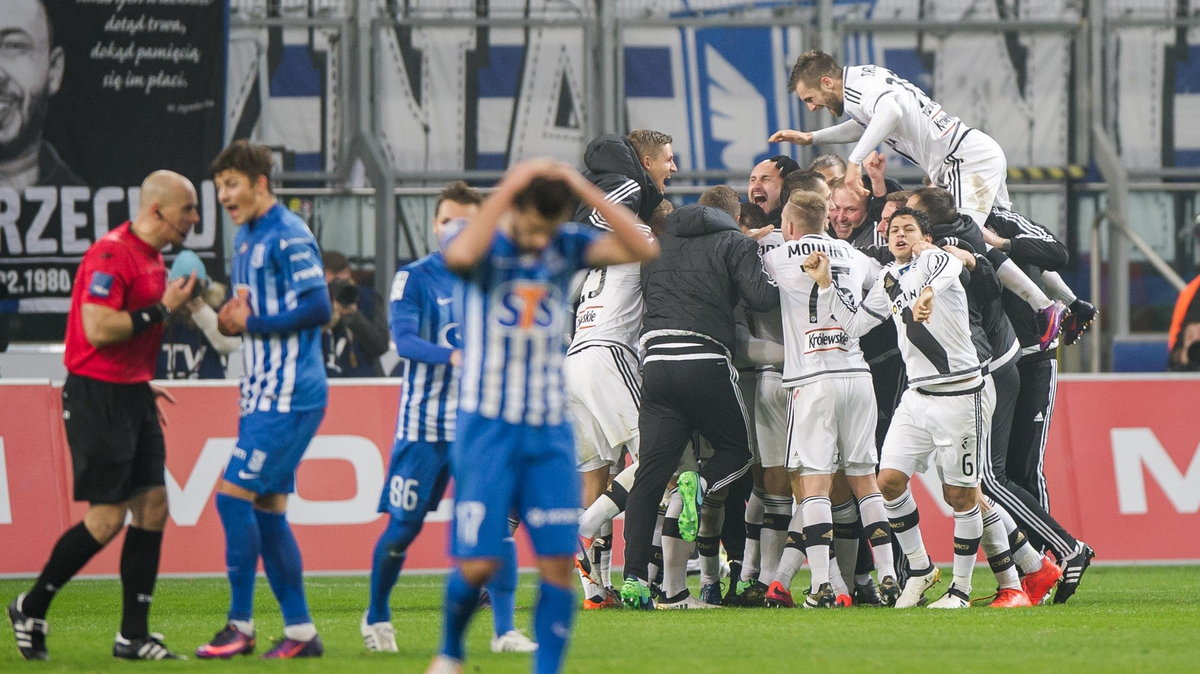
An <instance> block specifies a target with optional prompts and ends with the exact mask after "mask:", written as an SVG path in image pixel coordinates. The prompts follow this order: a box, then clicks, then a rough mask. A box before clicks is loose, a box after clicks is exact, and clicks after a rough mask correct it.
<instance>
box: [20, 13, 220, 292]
mask: <svg viewBox="0 0 1200 674" xmlns="http://www.w3.org/2000/svg"><path fill="white" fill-rule="evenodd" d="M226 4H227V3H226V1H225V0H173V1H170V2H167V1H162V2H160V1H157V0H6V1H5V3H4V6H5V11H6V12H10V11H11V12H12V16H11V17H10V19H9V20H7V21H6V24H14V25H15V26H16V29H18V30H19V32H20V33H21V39H20V40H19V45H18V46H19V50H18V49H12V48H10V47H9V44H8V43H9V42H10V41H11V38H7V37H6V44H5V49H4V50H2V51H0V70H3V71H5V72H7V73H9V74H10V75H11V77H13V78H16V77H17V75H15V74H14V73H18V72H19V73H20V79H19V81H18V80H16V79H13V80H12V81H14V82H15V84H14V85H12V86H8V85H6V86H5V87H4V89H5V91H6V92H15V93H10V96H12V97H13V98H15V99H17V100H16V101H15V102H14V103H11V104H10V105H9V107H10V108H12V109H14V110H16V112H14V113H13V114H9V115H5V116H4V118H3V119H0V269H2V270H3V271H2V272H0V286H2V288H0V299H2V300H3V302H2V303H0V312H3V313H12V312H14V311H20V312H22V313H30V312H32V313H65V312H66V311H67V308H68V307H69V303H70V296H71V285H72V282H73V281H74V275H75V269H76V267H77V266H78V264H79V260H80V258H81V257H82V255H83V253H84V252H85V251H86V250H87V248H88V247H89V246H90V245H91V244H92V243H94V242H95V241H96V240H97V239H99V238H101V237H102V236H104V234H105V233H107V232H108V231H109V230H110V229H112V228H114V227H117V226H118V225H120V224H121V223H122V222H124V221H125V220H127V219H129V218H130V217H131V215H132V214H136V212H137V208H138V204H139V186H140V185H141V183H142V180H143V179H144V178H145V177H146V176H147V175H148V174H149V173H150V172H151V171H154V170H156V169H171V170H174V171H178V172H180V173H182V174H184V175H185V176H187V177H188V178H190V179H191V180H192V181H193V182H194V183H195V185H196V188H197V190H198V196H199V197H200V205H201V208H200V223H199V224H198V225H196V227H195V228H194V229H193V231H192V232H191V234H190V235H189V236H188V238H187V240H186V242H185V246H186V247H188V248H191V249H193V250H195V251H196V252H197V253H198V254H199V255H200V256H201V257H202V258H203V259H205V261H206V262H207V263H208V264H209V266H210V267H211V268H212V269H214V270H222V269H223V268H224V262H223V253H222V251H223V246H224V244H223V240H222V237H221V233H220V229H221V214H220V209H219V208H218V204H217V201H216V192H215V190H214V189H213V186H212V182H211V181H210V180H207V179H206V178H207V177H208V176H207V166H208V163H209V162H210V161H211V160H212V158H213V157H214V156H215V155H216V153H217V152H218V151H219V150H220V149H221V145H222V140H223V137H222V133H223V131H222V129H223V116H224V110H225V104H224V101H225V94H224V92H225V43H226V34H227V30H226V14H227V9H226ZM42 6H44V7H45V8H46V9H47V10H48V11H47V12H46V13H43V12H42V11H41V7H42ZM18 51H19V52H20V53H18ZM5 81H6V82H7V81H9V78H8V77H6V79H5ZM17 106H19V108H18V107H17Z"/></svg>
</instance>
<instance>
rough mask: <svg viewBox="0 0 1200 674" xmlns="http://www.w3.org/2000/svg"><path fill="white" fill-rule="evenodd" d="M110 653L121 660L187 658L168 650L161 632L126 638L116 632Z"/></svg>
mask: <svg viewBox="0 0 1200 674" xmlns="http://www.w3.org/2000/svg"><path fill="white" fill-rule="evenodd" d="M112 653H113V657H114V658H121V659H122V660H187V656H185V655H179V654H177V653H172V652H171V651H170V650H168V649H167V645H166V644H164V643H163V635H161V634H148V635H146V636H144V637H134V638H133V639H126V638H125V637H124V636H122V635H121V633H119V632H118V633H117V638H116V639H115V640H113V651H112Z"/></svg>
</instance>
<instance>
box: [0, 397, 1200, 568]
mask: <svg viewBox="0 0 1200 674" xmlns="http://www.w3.org/2000/svg"><path fill="white" fill-rule="evenodd" d="M164 383H165V384H168V383H166V382H164ZM398 383H399V382H398V381H395V380H365V381H359V382H345V383H343V382H338V383H337V384H334V385H332V386H331V387H330V404H329V408H328V410H327V412H326V415H325V419H324V421H323V423H322V425H321V428H320V430H319V431H318V434H317V437H316V438H315V439H314V440H313V443H312V444H311V445H310V446H309V450H308V453H307V454H306V456H305V459H304V461H303V462H302V463H301V465H300V470H299V475H298V479H297V493H296V495H295V496H293V497H292V500H291V502H290V507H289V511H288V517H289V520H290V521H291V522H292V524H293V525H294V527H295V529H296V535H297V538H298V539H299V541H300V545H301V549H302V550H303V551H304V560H305V567H306V569H308V570H309V571H315V572H362V571H366V570H367V569H368V568H369V567H370V560H371V550H372V549H373V547H374V545H375V541H376V538H377V537H378V535H379V533H380V531H382V529H383V526H384V521H385V520H384V516H383V515H380V514H379V513H377V512H375V509H376V505H377V504H378V501H379V496H380V493H381V491H382V489H383V488H384V479H385V475H386V470H387V461H388V458H389V454H390V451H391V445H392V436H393V429H394V420H395V414H396V409H397V405H398V402H399V386H398ZM168 385H169V387H170V390H171V392H172V394H173V395H174V396H175V398H176V399H177V401H178V402H177V404H176V405H174V406H172V407H170V408H169V409H168V410H167V414H168V419H169V423H168V425H167V427H166V428H165V429H164V430H165V434H166V441H167V489H168V497H169V499H170V505H171V519H170V522H169V523H168V530H167V538H166V545H165V547H164V550H163V562H162V570H163V572H164V573H179V574H200V573H204V574H219V573H222V572H223V571H224V560H223V554H224V540H223V534H222V531H221V524H220V521H219V519H218V517H217V512H216V508H215V506H214V504H213V496H214V493H215V488H216V486H217V483H218V481H219V480H220V477H221V473H222V471H223V469H224V466H225V462H226V461H227V459H228V457H229V453H230V451H231V450H232V448H233V446H234V443H235V441H236V437H237V388H236V385H235V383H234V382H190V383H186V384H185V383H182V382H170V383H169V384H168ZM1198 399H1200V378H1197V377H1193V376H1186V375H1185V376H1163V377H1159V378H1150V377H1145V376H1142V377H1136V378H1120V377H1117V376H1102V377H1097V378H1093V377H1075V378H1071V377H1064V378H1063V380H1062V381H1060V385H1059V388H1058V398H1057V404H1056V409H1055V413H1054V419H1053V424H1052V426H1051V430H1050V437H1049V444H1048V447H1047V451H1046V474H1047V479H1048V482H1049V487H1050V490H1049V491H1050V504H1051V508H1052V512H1053V513H1054V515H1055V517H1057V518H1058V519H1059V520H1060V521H1061V522H1062V523H1063V524H1064V525H1065V526H1066V527H1067V528H1068V529H1069V530H1070V531H1072V532H1073V533H1075V534H1076V535H1077V536H1078V537H1079V538H1081V539H1083V540H1086V541H1087V542H1088V543H1090V544H1091V545H1092V546H1093V547H1094V548H1095V549H1096V550H1097V553H1098V555H1099V557H1098V559H1099V560H1100V561H1102V562H1114V561H1130V562H1138V561H1192V562H1195V561H1197V560H1200V540H1197V539H1195V537H1189V536H1185V535H1180V532H1183V531H1190V530H1192V529H1194V528H1195V522H1196V515H1197V513H1198V512H1200V447H1198V445H1200V430H1197V429H1196V427H1195V426H1194V425H1192V424H1188V423H1186V422H1185V421H1182V420H1186V419H1189V418H1190V414H1192V413H1194V409H1193V408H1194V406H1195V401H1196V400H1198ZM0 408H2V409H4V410H5V413H4V415H3V417H2V418H0V549H4V550H6V551H7V552H6V553H5V554H4V555H0V574H6V575H32V574H36V573H37V572H38V570H39V569H40V566H41V564H42V563H44V562H45V557H46V555H47V554H49V551H50V548H51V546H52V545H53V544H54V541H55V540H56V539H57V537H58V536H59V535H60V534H61V532H62V531H63V530H65V529H66V528H67V527H68V526H69V525H70V524H71V523H73V522H76V521H78V520H79V518H80V517H81V516H82V514H83V512H84V510H85V507H86V506H85V505H84V504H73V503H70V494H71V491H70V465H71V464H70V457H69V452H68V450H67V448H66V445H65V440H64V438H63V434H62V424H61V422H60V421H59V417H60V410H61V399H60V397H59V388H57V387H55V386H51V385H49V384H48V383H45V382H43V383H40V384H30V383H11V384H10V383H0ZM913 493H914V494H915V496H916V498H917V500H918V503H919V505H920V508H921V513H922V517H921V526H922V530H923V533H924V535H925V540H926V542H927V545H928V547H929V550H930V552H931V553H932V555H933V557H934V559H935V560H936V561H938V562H941V563H947V562H949V561H950V554H949V553H950V550H951V547H950V540H951V538H952V536H953V517H952V516H951V513H950V510H949V507H948V506H946V505H945V504H944V503H943V502H942V500H941V497H940V494H941V488H940V486H939V484H938V481H937V476H936V475H932V474H929V475H921V476H918V477H917V478H916V479H915V480H914V485H913ZM450 512H451V508H450V505H449V501H448V500H443V502H442V503H441V505H440V507H439V508H438V510H437V511H435V512H431V513H430V514H429V516H428V517H427V519H426V528H425V530H424V531H423V532H422V534H421V536H420V537H418V538H417V540H416V542H415V543H414V544H413V546H412V547H411V548H410V549H409V553H408V561H407V562H406V563H405V568H406V569H409V570H412V571H422V570H423V571H437V570H444V569H446V568H447V567H448V565H449V561H450V560H449V557H448V556H447V554H446V550H447V538H446V536H447V530H448V527H447V523H448V522H449V519H450ZM618 524H619V522H618ZM616 536H617V537H618V538H619V537H620V536H621V529H620V527H618V529H617V532H616ZM517 539H518V543H519V546H520V548H521V564H522V566H531V565H532V563H533V558H532V556H531V555H530V554H529V549H528V545H527V541H526V539H525V537H524V536H523V535H521V534H518V536H517ZM18 542H19V543H20V545H17V543H18ZM621 547H622V546H620V545H618V546H617V555H615V556H614V564H615V565H617V566H619V565H620V563H621V555H620V552H619V551H620V550H621ZM119 552H120V546H119V545H110V546H109V547H108V549H106V550H105V551H103V552H102V553H101V554H100V555H98V556H97V558H96V559H95V560H93V561H92V563H91V564H89V565H88V566H87V567H86V568H85V570H84V573H85V574H92V575H96V574H115V573H116V572H117V568H118V557H119Z"/></svg>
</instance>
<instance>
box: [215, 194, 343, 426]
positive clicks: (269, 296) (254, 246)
mask: <svg viewBox="0 0 1200 674" xmlns="http://www.w3.org/2000/svg"><path fill="white" fill-rule="evenodd" d="M233 249H234V253H235V254H234V258H233V287H234V292H235V293H238V294H242V293H249V301H250V311H251V313H253V314H254V315H255V316H274V315H277V314H281V313H284V312H286V311H289V310H291V309H295V308H296V306H297V303H298V300H297V298H298V297H299V296H300V295H302V294H304V293H305V292H310V291H313V290H314V289H316V290H317V291H318V292H326V291H325V270H324V269H323V268H322V266H321V252H320V249H319V248H318V247H317V241H316V239H314V238H313V235H312V232H311V231H309V229H308V225H306V224H304V221H303V220H301V219H300V216H298V215H296V214H295V213H292V212H291V211H289V210H287V209H286V208H284V207H283V206H281V205H279V204H275V205H274V206H272V207H271V208H270V209H269V210H267V212H266V213H264V214H263V215H262V217H259V218H257V219H255V220H252V221H250V222H248V223H246V224H245V225H243V226H241V227H239V228H238V230H237V236H236V237H235V239H234V245H233ZM242 363H243V367H244V370H243V371H244V372H245V374H243V375H242V382H241V388H242V397H241V413H242V415H243V416H244V415H247V414H250V413H253V412H268V411H275V412H282V413H287V412H291V411H302V410H314V409H321V408H324V407H325V403H326V400H327V398H328V390H327V386H328V385H327V383H326V381H325V363H324V361H323V359H322V357H321V327H320V326H314V327H311V328H305V329H303V330H298V331H294V332H276V333H260V334H251V333H249V332H247V333H245V334H244V335H243V336H242Z"/></svg>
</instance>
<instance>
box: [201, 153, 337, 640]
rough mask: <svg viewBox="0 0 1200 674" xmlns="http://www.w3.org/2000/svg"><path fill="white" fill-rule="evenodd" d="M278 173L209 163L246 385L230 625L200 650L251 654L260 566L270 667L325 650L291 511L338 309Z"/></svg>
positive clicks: (252, 161)
mask: <svg viewBox="0 0 1200 674" xmlns="http://www.w3.org/2000/svg"><path fill="white" fill-rule="evenodd" d="M271 163H272V160H271V150H270V148H268V147H266V146H263V145H251V144H249V143H247V142H246V141H236V142H234V143H233V144H231V145H230V146H229V147H227V148H225V149H224V150H222V151H221V153H220V154H219V155H217V158H216V159H214V160H213V164H212V172H213V177H214V182H215V183H216V187H217V198H218V200H219V201H220V202H221V206H223V207H224V208H225V211H226V212H227V213H228V214H229V217H230V219H231V220H233V222H234V223H235V224H237V225H238V231H237V236H236V238H235V239H234V259H233V278H232V280H233V284H234V298H233V299H231V300H230V301H229V302H227V303H226V304H225V306H224V307H222V308H221V312H220V313H219V314H218V316H217V326H218V328H219V329H220V330H221V332H222V333H224V334H230V335H232V334H242V335H243V337H242V354H243V367H244V370H245V374H244V375H243V376H242V382H241V417H240V419H239V420H238V441H237V446H236V447H234V449H233V455H232V456H231V457H230V459H229V464H228V465H227V466H226V468H225V474H224V476H223V479H222V480H221V483H220V484H219V485H218V487H217V497H216V501H217V513H218V514H219V515H220V517H221V525H222V527H223V528H224V530H225V565H226V571H227V574H228V576H229V585H230V604H229V616H228V622H227V624H226V626H225V627H224V628H223V629H222V630H221V631H220V632H218V633H217V634H216V636H214V637H213V639H212V641H211V642H209V643H207V644H205V645H203V646H201V647H200V648H198V649H196V656H197V657H200V658H229V657H232V656H234V655H237V654H248V653H251V652H253V650H254V646H255V634H254V621H253V619H252V609H253V602H254V575H255V570H256V567H257V566H258V558H259V557H260V556H261V557H262V560H263V569H264V570H265V571H266V572H267V579H268V580H269V581H270V583H271V590H272V591H273V592H274V593H275V598H276V599H278V600H279V607H280V609H281V610H282V611H283V622H284V629H283V632H284V638H283V640H282V641H280V642H279V643H278V644H276V646H275V647H274V648H272V649H271V650H270V651H268V652H267V653H266V655H264V656H263V657H266V658H272V659H274V658H294V657H314V656H319V655H321V653H322V652H323V650H324V649H323V647H322V645H321V639H320V637H318V636H317V628H316V626H314V625H313V622H312V616H311V615H310V614H309V610H308V601H307V599H306V598H305V596H304V569H303V564H302V562H301V559H300V548H299V546H297V545H296V538H295V536H293V535H292V529H291V526H290V525H289V524H288V522H287V518H286V511H287V497H288V494H290V493H291V492H293V491H295V486H296V466H297V465H298V464H299V463H300V459H301V457H302V456H303V455H304V450H305V449H307V448H308V443H309V441H310V440H312V438H313V435H315V434H316V432H317V426H319V425H320V423H321V419H322V417H324V416H325V403H326V399H327V386H326V382H325V364H324V362H323V361H322V358H321V326H322V325H324V324H325V323H328V322H329V318H330V311H331V310H330V306H329V293H328V291H327V290H326V289H325V273H324V271H323V270H322V267H321V252H320V250H319V249H318V248H317V242H316V240H315V239H314V238H313V235H312V232H310V231H309V229H308V226H307V225H305V224H304V221H303V220H301V219H300V218H299V216H297V215H296V214H294V213H292V212H291V211H289V210H287V209H285V208H284V207H283V206H282V205H281V204H280V203H279V202H278V201H277V200H276V198H275V195H274V193H273V192H272V191H271V183H270V174H271Z"/></svg>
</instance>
